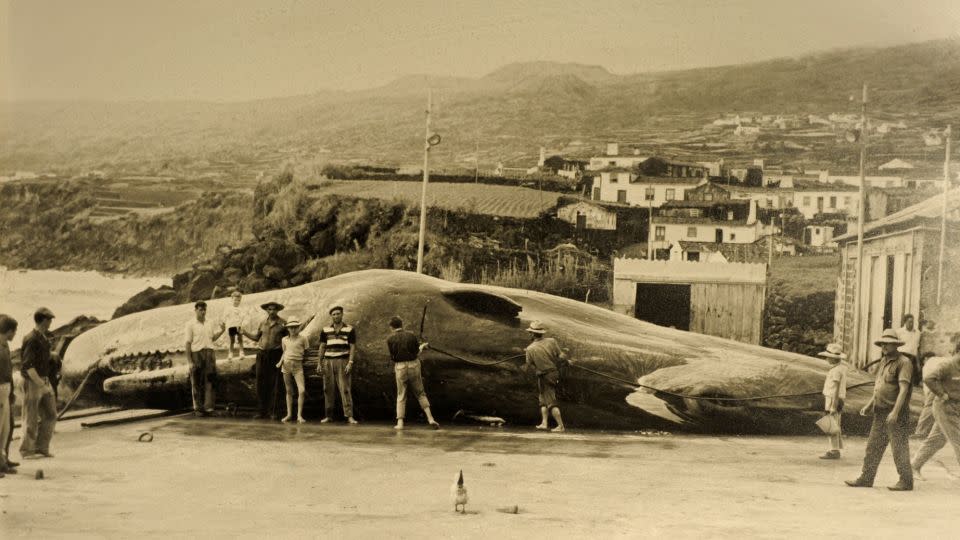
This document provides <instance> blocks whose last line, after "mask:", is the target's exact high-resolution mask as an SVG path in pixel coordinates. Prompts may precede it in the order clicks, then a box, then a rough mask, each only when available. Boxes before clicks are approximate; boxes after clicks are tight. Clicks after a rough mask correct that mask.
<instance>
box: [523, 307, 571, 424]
mask: <svg viewBox="0 0 960 540" xmlns="http://www.w3.org/2000/svg"><path fill="white" fill-rule="evenodd" d="M527 332H529V333H530V337H531V340H532V343H530V345H527V348H526V357H527V361H526V364H524V367H530V366H532V367H533V368H534V369H536V371H537V389H538V390H539V392H540V396H539V402H540V418H541V421H540V424H538V425H537V429H548V428H549V427H550V426H549V417H548V414H547V413H548V412H549V413H550V414H551V415H553V419H554V420H555V421H556V422H557V427H555V428H553V430H552V431H556V432H562V431H564V427H563V418H562V417H561V416H560V407H559V406H557V385H558V384H559V383H560V373H559V371H558V370H557V364H558V363H559V362H560V361H561V360H565V359H566V356H565V355H564V354H563V351H561V350H560V346H559V345H557V340H555V339H553V338H545V337H543V336H544V334H546V333H547V329H546V328H544V326H543V325H542V324H540V321H533V322H532V323H530V327H529V328H527Z"/></svg>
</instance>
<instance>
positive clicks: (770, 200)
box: [767, 199, 773, 208]
mask: <svg viewBox="0 0 960 540" xmlns="http://www.w3.org/2000/svg"><path fill="white" fill-rule="evenodd" d="M767 208H773V199H767Z"/></svg>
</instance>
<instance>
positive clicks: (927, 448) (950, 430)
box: [913, 333, 960, 475]
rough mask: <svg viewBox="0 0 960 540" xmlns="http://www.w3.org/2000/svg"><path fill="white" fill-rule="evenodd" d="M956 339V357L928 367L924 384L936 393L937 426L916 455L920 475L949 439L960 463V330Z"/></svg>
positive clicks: (915, 459) (935, 421)
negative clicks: (924, 466)
mask: <svg viewBox="0 0 960 540" xmlns="http://www.w3.org/2000/svg"><path fill="white" fill-rule="evenodd" d="M952 341H953V356H951V357H950V358H945V359H943V360H942V361H940V362H937V363H931V365H930V366H929V368H927V367H925V368H924V374H923V383H924V384H925V385H926V386H927V388H928V389H929V392H930V393H931V395H933V396H934V401H933V419H934V425H933V429H931V430H930V434H929V435H927V438H926V439H924V441H923V444H921V445H920V449H919V450H917V454H916V456H914V458H913V470H914V473H915V474H916V475H919V474H920V469H921V468H923V465H924V464H925V463H926V462H927V461H929V460H930V458H931V457H933V455H934V454H936V453H937V452H938V451H939V450H940V449H941V448H943V447H944V446H946V444H947V442H948V441H949V442H950V444H951V445H952V446H953V453H954V454H955V455H956V457H957V461H958V462H960V333H958V334H955V335H954V336H953V338H952Z"/></svg>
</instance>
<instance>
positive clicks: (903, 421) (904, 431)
mask: <svg viewBox="0 0 960 540" xmlns="http://www.w3.org/2000/svg"><path fill="white" fill-rule="evenodd" d="M874 344H875V345H877V346H878V347H880V350H881V352H882V353H883V356H882V358H880V367H879V369H877V379H876V383H875V384H874V387H873V397H872V398H871V399H870V401H869V402H868V403H867V404H866V405H865V406H864V407H863V409H861V410H860V414H861V415H862V416H866V415H867V414H868V413H869V411H871V410H872V411H873V423H872V424H871V425H870V436H869V437H868V438H867V449H866V455H865V456H864V458H863V471H862V472H861V473H860V477H859V478H857V479H856V480H847V481H846V483H847V485H848V486H850V487H872V486H873V480H874V478H875V477H876V476H877V468H879V466H880V460H881V459H883V452H884V451H885V450H886V449H887V443H889V444H890V448H891V450H892V452H893V462H894V464H895V465H896V467H897V473H898V474H899V475H900V481H898V482H897V484H896V485H894V486H890V488H889V489H890V490H891V491H911V490H913V469H911V467H910V446H909V444H910V443H909V437H910V430H909V429H908V428H909V422H910V394H911V390H912V388H913V387H912V379H913V363H912V362H911V361H910V359H909V358H907V357H906V356H904V355H903V354H902V353H900V352H899V351H898V350H897V348H898V347H900V346H901V345H903V341H901V340H900V338H898V337H897V332H896V330H894V329H892V328H888V329H886V330H884V331H883V335H882V336H881V337H880V339H879V340H877V341H875V342H874Z"/></svg>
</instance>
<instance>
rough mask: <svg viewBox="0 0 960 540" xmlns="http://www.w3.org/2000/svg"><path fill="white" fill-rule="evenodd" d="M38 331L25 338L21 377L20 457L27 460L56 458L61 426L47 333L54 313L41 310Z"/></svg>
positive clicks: (36, 320) (37, 318)
mask: <svg viewBox="0 0 960 540" xmlns="http://www.w3.org/2000/svg"><path fill="white" fill-rule="evenodd" d="M33 322H34V323H35V325H36V326H35V327H34V329H33V330H32V331H31V332H30V333H29V334H27V335H26V336H25V337H24V338H23V349H22V350H21V353H20V355H21V358H22V362H21V364H20V374H21V375H22V376H23V441H22V442H21V443H20V455H21V456H23V459H37V458H41V457H53V454H51V453H50V440H51V439H52V438H53V428H54V426H56V424H57V403H56V399H55V398H54V396H53V385H52V384H51V382H50V375H51V374H52V373H53V369H54V365H53V358H52V357H51V354H50V340H49V338H47V330H49V329H50V323H52V322H53V312H51V311H50V310H49V309H47V308H40V309H38V310H37V311H36V312H35V313H34V314H33Z"/></svg>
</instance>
